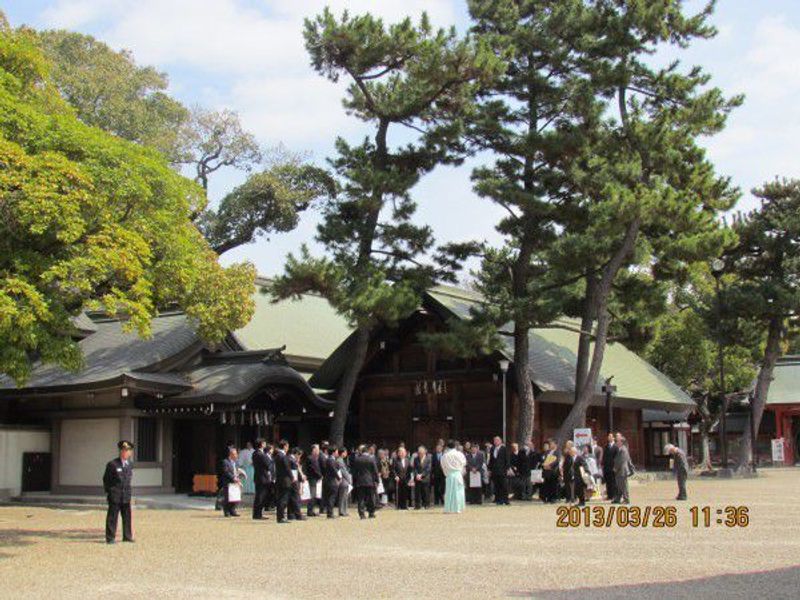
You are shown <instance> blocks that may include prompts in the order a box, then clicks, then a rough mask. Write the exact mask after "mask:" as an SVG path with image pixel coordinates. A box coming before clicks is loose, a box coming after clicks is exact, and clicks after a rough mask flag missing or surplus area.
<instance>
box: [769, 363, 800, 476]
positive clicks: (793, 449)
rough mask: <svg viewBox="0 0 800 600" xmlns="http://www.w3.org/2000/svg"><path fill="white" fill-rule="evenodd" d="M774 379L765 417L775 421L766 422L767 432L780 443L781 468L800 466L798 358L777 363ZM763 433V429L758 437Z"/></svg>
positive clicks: (799, 368)
mask: <svg viewBox="0 0 800 600" xmlns="http://www.w3.org/2000/svg"><path fill="white" fill-rule="evenodd" d="M773 377H774V378H773V380H772V383H771V384H770V386H769V394H767V402H766V406H765V411H767V412H765V417H769V416H773V418H774V420H773V421H772V422H771V423H770V422H769V420H768V422H767V428H766V429H767V432H768V433H770V434H772V435H771V438H772V439H783V446H784V452H783V455H784V464H787V465H793V464H795V463H796V462H800V356H798V355H792V356H784V357H782V358H780V359H778V363H777V364H776V365H775V372H774V373H773ZM768 413H772V415H769V414H768ZM769 425H772V427H771V428H770V427H769ZM764 430H765V427H764V426H762V427H761V431H760V434H763V433H765V431H764Z"/></svg>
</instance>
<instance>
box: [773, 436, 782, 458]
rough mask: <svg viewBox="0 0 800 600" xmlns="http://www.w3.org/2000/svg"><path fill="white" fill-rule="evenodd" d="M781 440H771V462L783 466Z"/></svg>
mask: <svg viewBox="0 0 800 600" xmlns="http://www.w3.org/2000/svg"><path fill="white" fill-rule="evenodd" d="M783 448H784V446H783V438H778V439H777V440H772V462H774V463H780V464H783V461H784V458H783Z"/></svg>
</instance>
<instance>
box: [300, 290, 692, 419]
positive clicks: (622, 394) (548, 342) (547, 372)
mask: <svg viewBox="0 0 800 600" xmlns="http://www.w3.org/2000/svg"><path fill="white" fill-rule="evenodd" d="M424 301H427V302H429V303H431V304H432V305H433V306H434V307H435V308H438V309H440V312H441V313H442V316H444V317H445V318H458V319H469V318H471V309H473V308H479V306H480V304H481V302H483V297H482V296H481V295H480V294H479V293H477V292H474V291H471V290H465V289H461V288H457V287H453V286H436V287H434V288H431V289H430V290H429V291H428V292H427V293H426V294H425V298H424ZM578 325H579V323H577V322H576V321H574V320H570V319H558V320H557V321H555V322H554V323H552V324H551V325H549V326H547V327H539V328H535V329H533V330H531V332H530V354H529V360H530V368H531V373H532V375H531V379H532V380H533V382H534V384H535V385H536V386H537V387H538V388H539V389H540V390H541V391H542V392H544V393H545V394H546V395H547V396H548V400H551V401H562V402H567V401H568V402H571V401H572V394H573V393H574V390H575V366H576V361H577V354H576V352H577V348H578V339H579V334H578V332H577V331H578ZM508 330H510V328H509V327H503V328H501V330H500V334H501V335H502V347H501V350H500V352H501V354H502V355H503V356H504V357H505V358H507V359H509V360H513V357H514V342H513V338H512V337H511V336H509V335H508V334H507V333H506V332H507V331H508ZM352 343H353V338H352V337H350V338H348V339H347V340H346V341H345V342H344V343H343V344H342V345H341V346H340V347H339V348H338V349H337V350H336V352H334V354H333V355H332V356H331V357H330V359H329V360H328V361H326V362H325V363H324V364H323V365H322V366H321V367H320V369H319V370H318V371H317V372H316V373H315V374H314V376H313V377H312V378H311V384H312V385H315V386H321V387H334V386H335V384H336V382H337V381H338V378H339V377H340V376H341V373H342V371H343V368H344V365H345V363H346V360H347V356H348V355H349V354H350V348H351V345H352ZM611 375H613V376H614V384H615V385H616V386H617V393H616V397H615V402H617V400H622V401H623V402H620V405H622V404H623V403H625V404H627V405H628V406H631V407H649V408H659V409H665V410H670V411H684V410H686V408H688V407H692V406H694V403H693V402H692V400H691V398H690V397H689V396H688V395H687V394H686V393H685V392H684V391H683V390H681V389H680V388H679V387H678V386H677V385H675V384H674V383H673V382H672V381H671V380H670V379H669V378H668V377H667V376H666V375H664V374H663V373H661V372H660V371H658V370H657V369H656V368H655V367H653V366H652V365H650V364H649V363H648V362H647V361H645V360H643V359H642V358H640V357H639V356H638V355H637V354H635V353H634V352H631V351H630V350H628V349H627V348H625V346H623V345H622V344H620V343H613V344H608V345H607V347H606V352H605V356H604V360H603V366H602V369H601V377H600V379H604V378H606V377H609V376H611ZM601 386H602V382H601V381H598V388H597V393H598V395H599V394H600V393H601V389H600V388H601ZM625 401H626V402H625Z"/></svg>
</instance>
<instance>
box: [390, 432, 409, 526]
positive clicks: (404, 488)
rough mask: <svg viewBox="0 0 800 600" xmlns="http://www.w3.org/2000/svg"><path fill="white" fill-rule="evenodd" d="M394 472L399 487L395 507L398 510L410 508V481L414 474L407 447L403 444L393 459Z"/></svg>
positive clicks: (396, 484) (395, 481)
mask: <svg viewBox="0 0 800 600" xmlns="http://www.w3.org/2000/svg"><path fill="white" fill-rule="evenodd" d="M392 473H393V474H394V483H395V487H396V489H397V498H396V500H395V502H396V505H395V508H397V510H408V501H409V495H410V492H411V489H410V486H409V483H410V482H411V481H412V478H413V474H412V467H411V461H410V460H409V459H408V456H406V449H405V448H404V447H402V446H401V447H400V448H398V449H397V456H395V457H394V460H392Z"/></svg>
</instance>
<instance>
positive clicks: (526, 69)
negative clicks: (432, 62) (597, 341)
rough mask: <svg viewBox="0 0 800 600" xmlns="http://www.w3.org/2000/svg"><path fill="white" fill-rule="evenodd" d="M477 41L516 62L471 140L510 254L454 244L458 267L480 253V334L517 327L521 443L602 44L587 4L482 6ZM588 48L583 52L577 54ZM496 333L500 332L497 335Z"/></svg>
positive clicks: (485, 99) (482, 188) (488, 0)
mask: <svg viewBox="0 0 800 600" xmlns="http://www.w3.org/2000/svg"><path fill="white" fill-rule="evenodd" d="M469 10H470V15H471V17H472V19H473V23H474V25H473V32H474V33H475V34H476V35H481V36H482V37H483V39H484V40H485V41H486V42H487V43H491V45H492V47H493V48H494V49H495V53H496V54H498V55H501V56H502V55H505V56H507V60H508V68H507V69H506V71H505V73H504V74H503V76H502V77H500V78H498V79H497V80H496V82H495V84H494V85H492V86H491V87H490V88H488V89H485V90H483V91H482V93H481V94H480V98H479V108H478V110H477V111H476V112H475V114H474V115H473V118H472V119H471V120H470V127H469V139H470V141H471V142H472V144H473V145H474V147H476V148H477V149H479V150H481V151H490V152H491V153H492V154H493V156H494V157H495V160H494V163H493V164H491V165H490V166H483V167H479V168H477V169H475V171H474V172H473V176H472V177H473V181H474V182H475V191H476V192H477V193H478V195H479V196H481V197H483V198H487V199H488V200H490V201H492V202H494V203H495V204H497V205H499V206H501V207H502V208H503V209H505V214H504V217H503V218H502V219H501V220H500V222H499V223H498V224H497V225H496V229H497V231H498V232H499V233H501V234H502V235H503V238H504V245H503V247H502V248H499V249H487V248H484V247H481V246H480V245H475V244H473V245H451V246H449V247H447V248H445V249H444V250H445V252H446V253H448V254H450V255H452V256H453V257H454V258H455V259H456V261H455V262H457V259H459V258H460V259H463V258H464V257H465V256H466V255H467V254H470V253H479V254H480V255H481V256H482V257H483V259H482V263H481V270H480V272H479V273H478V274H477V287H478V288H479V290H480V291H481V292H482V293H483V295H484V297H485V298H486V304H485V308H484V310H483V311H482V312H483V314H482V315H477V314H476V315H475V317H476V326H477V331H480V330H481V329H480V328H481V325H482V324H483V323H485V322H486V321H487V320H489V321H494V322H495V324H496V325H498V326H499V325H502V324H505V323H508V322H513V340H514V352H513V368H514V377H513V381H515V382H516V387H517V393H518V396H519V399H520V404H519V405H520V413H519V428H518V430H517V431H516V436H517V439H518V440H519V441H520V443H526V442H527V441H528V440H529V438H531V436H532V434H533V425H534V390H533V384H532V379H531V377H532V375H533V374H532V373H531V369H530V361H529V350H530V348H529V343H530V342H529V333H530V330H531V328H532V327H534V326H536V325H541V324H545V323H548V322H550V321H551V320H552V319H553V318H555V317H556V316H557V315H558V314H559V313H560V312H561V310H562V309H561V306H560V302H559V294H560V293H559V289H558V288H560V287H561V286H563V285H564V284H566V283H567V282H559V281H558V279H559V277H558V276H557V275H553V274H552V272H551V271H550V269H549V268H548V264H547V261H546V257H545V252H546V250H547V249H548V248H549V247H550V246H551V245H552V244H553V243H554V241H555V239H556V236H557V231H558V221H559V218H560V215H561V214H562V213H563V212H564V211H568V210H570V208H569V206H570V205H571V203H572V197H571V194H570V193H569V190H568V189H567V188H566V187H565V176H566V173H565V171H564V168H563V165H564V164H565V163H566V160H564V157H565V156H566V155H570V154H575V153H577V152H578V150H577V149H576V146H579V145H580V144H582V143H583V139H582V136H581V133H580V132H579V131H578V130H577V128H578V127H579V126H581V125H582V123H583V122H584V121H586V120H591V119H592V118H596V116H597V115H596V111H597V110H599V108H600V106H601V105H600V103H598V102H596V101H595V99H594V97H593V95H592V89H591V86H590V85H588V81H587V80H588V73H587V71H586V69H585V68H584V67H585V65H584V64H583V60H585V56H586V55H587V54H588V53H589V47H590V46H591V45H592V44H594V43H595V42H594V38H593V37H592V36H586V33H587V31H588V30H590V29H591V27H592V24H591V23H590V22H588V21H587V20H586V16H587V14H588V13H587V10H586V8H585V6H584V3H583V2H581V1H580V0H568V1H563V0H552V1H549V0H545V1H542V0H538V1H523V2H520V1H517V0H499V1H498V0H472V1H471V2H469ZM576 48H580V49H581V50H582V51H583V52H576V51H575V49H576ZM492 333H493V332H492Z"/></svg>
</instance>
